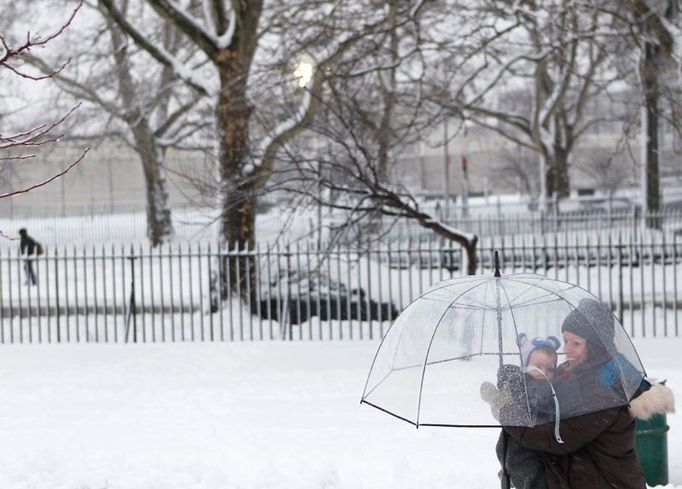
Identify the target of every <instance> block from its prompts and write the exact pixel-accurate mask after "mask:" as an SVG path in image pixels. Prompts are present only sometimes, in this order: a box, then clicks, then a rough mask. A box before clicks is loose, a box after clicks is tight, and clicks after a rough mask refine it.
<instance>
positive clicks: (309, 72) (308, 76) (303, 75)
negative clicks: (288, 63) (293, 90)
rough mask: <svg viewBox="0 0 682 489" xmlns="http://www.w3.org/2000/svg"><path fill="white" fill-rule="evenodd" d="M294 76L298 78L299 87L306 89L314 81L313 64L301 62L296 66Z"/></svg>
mask: <svg viewBox="0 0 682 489" xmlns="http://www.w3.org/2000/svg"><path fill="white" fill-rule="evenodd" d="M294 76H295V77H296V78H298V86H299V87H301V88H305V87H307V86H308V83H310V80H312V79H313V64H312V63H311V62H310V61H301V62H299V63H298V64H297V65H296V69H295V70H294Z"/></svg>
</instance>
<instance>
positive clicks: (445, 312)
mask: <svg viewBox="0 0 682 489" xmlns="http://www.w3.org/2000/svg"><path fill="white" fill-rule="evenodd" d="M487 282H488V280H487V279H486V280H485V281H484V282H481V283H480V284H476V285H474V286H473V287H471V288H469V289H467V290H465V291H464V292H462V293H461V294H460V295H459V296H458V297H457V298H456V299H454V300H453V301H452V303H451V304H450V306H448V307H447V308H446V309H445V311H443V314H442V315H441V317H440V319H438V322H437V323H436V327H435V328H433V334H432V335H431V340H430V341H429V346H428V348H427V349H426V357H424V368H423V369H422V378H421V382H420V384H419V401H418V402H417V427H418V426H419V415H420V413H421V407H422V392H423V389H424V376H425V375H426V366H427V365H428V361H429V353H431V346H432V345H433V339H434V338H435V337H436V333H437V332H438V328H439V327H440V325H441V322H442V321H443V318H444V317H445V315H446V314H447V312H448V310H449V309H450V307H451V306H452V304H454V303H455V302H456V301H458V300H459V299H460V298H461V297H462V296H463V295H464V294H467V293H469V292H471V291H472V290H474V289H475V288H477V287H480V286H481V285H483V284H485V283H487Z"/></svg>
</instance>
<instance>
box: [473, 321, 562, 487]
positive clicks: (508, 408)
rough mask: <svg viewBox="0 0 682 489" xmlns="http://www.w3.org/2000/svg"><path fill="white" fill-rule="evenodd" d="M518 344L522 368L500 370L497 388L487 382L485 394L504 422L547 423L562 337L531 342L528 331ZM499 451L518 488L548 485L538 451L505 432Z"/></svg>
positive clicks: (520, 337) (521, 335)
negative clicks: (525, 445)
mask: <svg viewBox="0 0 682 489" xmlns="http://www.w3.org/2000/svg"><path fill="white" fill-rule="evenodd" d="M517 344H518V346H519V352H520V354H521V368H520V369H519V367H517V366H515V365H504V366H503V368H502V369H501V370H500V371H499V372H498V382H497V384H498V385H497V388H496V387H495V386H494V385H493V384H491V383H489V382H484V383H483V385H481V397H482V398H483V400H485V401H486V402H488V403H489V404H490V407H491V409H492V410H493V416H495V418H496V419H497V420H498V421H500V423H501V424H502V425H511V426H513V425H522V424H526V423H528V422H529V421H530V424H532V425H536V424H541V423H543V422H547V421H549V416H548V414H551V412H552V410H551V404H552V397H551V393H550V392H549V391H550V389H549V381H550V380H551V379H552V378H553V377H554V370H555V369H556V366H557V353H556V352H557V350H558V349H559V346H560V343H559V340H558V339H557V338H556V337H554V336H548V337H547V338H535V339H533V340H532V341H531V340H529V338H528V336H527V335H526V334H524V333H521V334H519V336H518V339H517ZM529 410H530V411H529ZM545 416H546V417H547V418H546V419H544V417H545ZM529 418H530V419H529ZM496 452H497V458H498V459H499V461H500V463H501V464H502V467H503V468H506V469H507V470H506V472H507V474H509V477H510V479H511V483H512V485H513V486H514V487H516V488H518V489H543V488H545V487H547V484H546V482H545V470H544V466H543V464H542V460H541V458H540V454H539V453H538V452H535V451H533V450H530V449H528V448H525V447H523V446H522V445H521V444H520V443H519V442H518V441H516V440H515V439H514V438H512V437H510V436H508V435H506V434H505V433H504V431H503V432H502V433H500V437H499V439H498V441H497V446H496Z"/></svg>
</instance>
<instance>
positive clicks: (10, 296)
mask: <svg viewBox="0 0 682 489" xmlns="http://www.w3.org/2000/svg"><path fill="white" fill-rule="evenodd" d="M494 249H498V250H500V256H501V259H502V266H503V270H504V273H520V272H529V273H538V274H543V275H547V276H550V277H552V278H556V279H559V280H564V281H567V282H572V283H576V284H578V285H580V286H582V287H583V288H586V289H588V290H590V291H591V292H593V293H594V294H595V295H597V296H599V297H600V298H601V299H602V300H604V301H605V302H607V303H608V304H610V305H611V307H612V309H613V311H614V313H615V314H616V316H618V317H619V318H620V319H621V321H622V323H623V325H624V326H625V327H626V329H627V331H628V332H629V333H630V334H631V335H633V336H646V335H651V336H678V335H679V313H678V311H679V309H680V305H681V304H680V296H679V294H678V289H679V288H680V285H682V284H680V277H681V275H680V274H681V273H682V269H681V268H680V267H681V266H682V265H681V264H682V249H681V247H680V243H679V240H678V238H677V236H675V235H672V236H666V234H665V233H662V234H652V235H651V236H648V237H646V238H644V239H642V238H641V237H638V236H637V235H630V234H628V235H623V234H620V235H614V234H602V233H591V234H584V235H580V236H578V235H573V236H571V235H568V234H566V235H564V236H560V235H556V234H555V235H552V236H551V237H545V238H530V239H526V238H520V239H519V238H514V237H512V238H504V239H485V238H484V239H482V240H481V242H480V243H479V247H478V258H479V260H478V273H491V263H492V251H493V250H494ZM465 259H466V258H465V257H464V256H463V255H462V253H461V251H460V249H459V248H458V247H455V246H453V245H452V244H450V243H444V242H442V241H438V240H412V241H406V242H400V243H386V244H377V243H370V244H368V245H366V246H358V247H355V248H348V247H344V248H341V247H332V248H323V249H317V248H314V247H312V246H310V245H307V246H302V245H292V246H280V245H275V246H273V247H269V248H260V247H258V248H256V249H253V250H243V249H227V248H224V247H216V246H182V245H177V246H164V247H161V248H158V249H151V248H141V247H106V248H105V247H90V248H68V249H67V248H50V249H47V250H46V253H45V255H42V256H40V257H31V258H29V259H27V258H26V257H22V256H19V255H18V254H17V252H16V251H12V252H4V253H2V252H0V325H1V326H0V342H1V343H50V342H159V341H160V342H167V341H171V342H172V341H241V340H281V339H287V340H331V339H334V340H337V339H338V340H347V339H376V338H380V337H381V336H382V335H383V333H384V332H385V330H386V328H387V327H388V326H389V325H390V322H391V320H392V319H394V318H395V317H396V315H397V314H398V312H399V311H400V310H401V309H403V308H404V307H405V306H406V305H407V304H409V303H410V301H411V300H412V299H413V298H415V297H417V296H418V295H419V294H420V293H421V292H422V291H423V290H425V289H426V288H428V287H429V286H431V285H432V284H434V283H436V282H438V281H441V280H444V279H448V278H451V277H454V276H459V275H460V274H462V273H463V270H465V268H466V267H465V266H464V263H463V262H464V260H465ZM28 266H30V267H32V269H33V270H34V272H35V275H36V277H37V283H36V284H35V285H31V283H30V282H31V281H30V277H29V276H28V275H27V270H26V267H28ZM27 279H29V280H28V281H27ZM230 280H231V282H232V283H230ZM226 283H227V287H228V289H229V290H232V291H233V293H232V294H229V295H228V296H227V298H224V297H221V293H220V284H223V285H225V284H226ZM240 297H241V298H240Z"/></svg>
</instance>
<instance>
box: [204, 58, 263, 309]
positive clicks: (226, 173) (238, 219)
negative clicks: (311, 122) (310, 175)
mask: <svg viewBox="0 0 682 489" xmlns="http://www.w3.org/2000/svg"><path fill="white" fill-rule="evenodd" d="M218 68H219V73H220V81H221V83H220V87H221V88H220V95H219V99H218V106H217V110H216V119H217V125H218V133H219V134H220V137H221V139H220V155H219V165H220V180H221V189H220V190H221V195H220V198H221V201H220V207H221V214H220V232H221V236H222V239H223V241H224V242H225V243H226V244H227V246H228V250H235V249H236V250H245V251H249V250H253V247H254V245H255V241H256V232H255V223H256V189H254V188H252V187H251V186H250V185H249V182H248V181H246V179H245V178H244V172H245V168H246V167H247V160H248V159H249V158H250V157H251V155H250V153H249V120H250V118H251V113H252V109H251V107H250V106H249V104H248V101H247V98H246V80H247V78H248V67H247V66H244V64H243V62H242V60H241V59H240V58H239V57H238V56H228V55H227V54H225V53H224V55H223V57H222V60H221V61H220V62H219V63H218ZM228 255H229V256H227V257H225V258H223V259H222V260H221V261H220V272H219V275H220V276H219V277H218V280H217V282H219V283H220V287H219V288H220V298H221V299H222V300H225V299H227V298H228V297H229V295H230V291H231V290H232V291H235V292H239V294H240V295H241V297H242V298H246V299H247V300H249V301H250V303H251V309H252V311H253V310H254V309H255V307H256V299H257V297H256V294H255V290H256V279H257V277H256V266H255V260H254V259H253V257H252V256H248V255H246V254H245V255H243V256H235V255H234V254H228ZM214 283H215V281H214ZM215 307H217V304H214V305H213V308H214V309H215Z"/></svg>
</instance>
